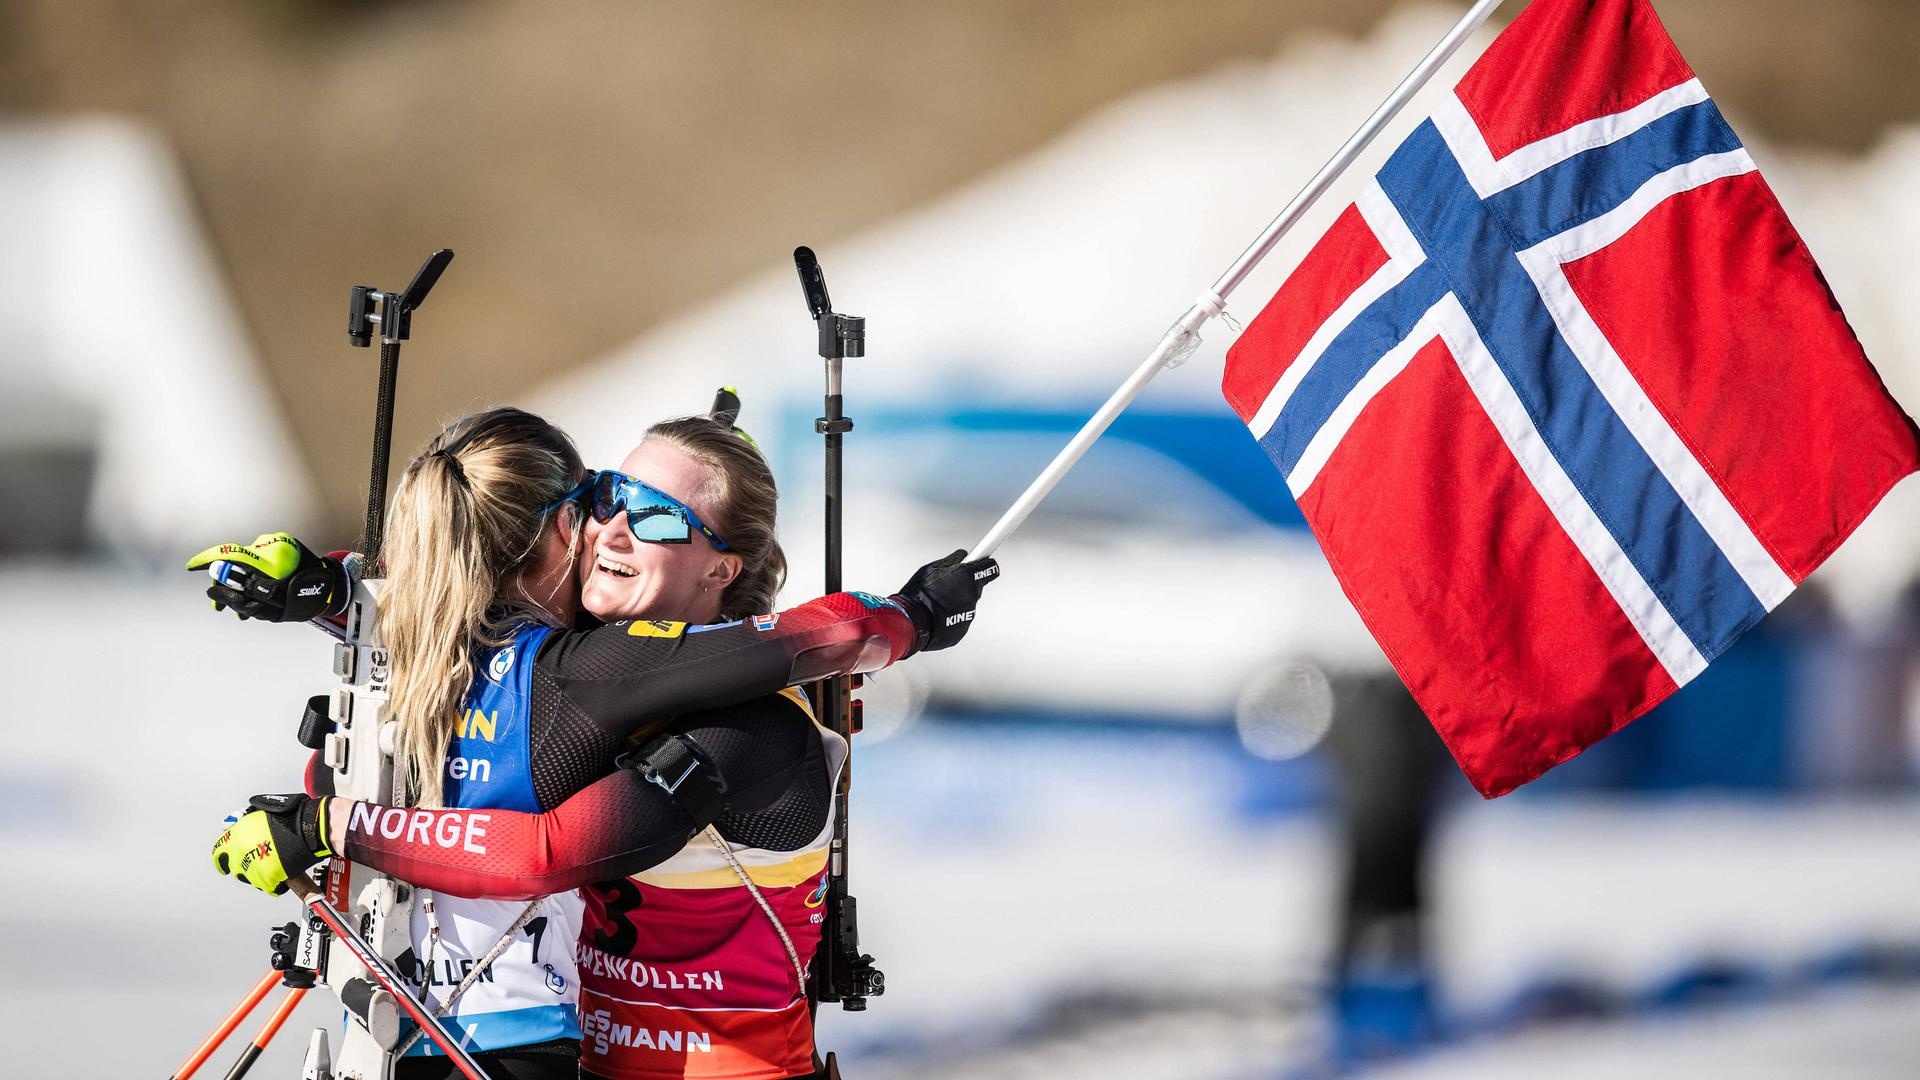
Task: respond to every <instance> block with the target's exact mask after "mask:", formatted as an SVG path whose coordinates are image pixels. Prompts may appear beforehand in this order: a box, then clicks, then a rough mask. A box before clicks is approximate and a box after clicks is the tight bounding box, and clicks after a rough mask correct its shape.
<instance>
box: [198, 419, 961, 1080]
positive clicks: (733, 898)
mask: <svg viewBox="0 0 1920 1080" xmlns="http://www.w3.org/2000/svg"><path fill="white" fill-rule="evenodd" d="M775 499H776V493H775V491H774V488H773V481H772V476H771V473H770V472H768V471H767V469H766V464H765V462H764V460H762V459H761V458H760V456H759V453H758V451H757V450H754V449H752V447H751V444H750V443H748V442H746V441H745V440H744V439H743V438H742V437H741V436H740V435H739V434H737V433H736V431H735V430H734V429H733V428H732V427H731V425H730V424H719V423H715V422H713V421H711V420H708V419H707V418H689V419H688V420H683V421H673V422H669V423H667V424H663V425H658V426H656V427H655V428H654V429H652V430H651V431H650V432H649V437H648V438H647V439H646V440H644V441H643V442H642V444H641V446H640V447H638V448H636V450H635V451H634V453H633V454H631V455H629V456H628V458H627V460H626V461H625V462H623V463H622V469H621V470H620V471H613V470H603V471H601V472H597V473H591V474H590V473H588V472H587V471H586V470H584V469H583V468H582V467H581V466H580V463H579V458H578V455H577V454H576V453H575V452H574V451H573V448H572V445H571V443H570V442H568V440H567V439H566V437H565V435H563V434H562V433H560V432H559V431H558V430H557V429H555V428H553V427H552V426H551V425H549V424H547V423H546V422H545V421H542V420H540V419H539V418H538V417H534V416H531V415H530V414H527V413H524V412H520V411H519V410H513V409H496V410H492V411H490V412H486V413H481V414H477V415H475V416H471V417H466V418H463V419H462V420H460V421H456V422H455V423H453V424H451V425H449V426H448V427H447V428H446V430H444V431H442V432H441V433H440V434H439V435H438V436H436V437H435V438H434V439H433V440H432V441H431V442H429V444H428V446H427V449H426V450H425V451H424V452H423V453H422V454H421V455H420V456H419V457H417V458H415V459H414V461H413V462H412V463H411V464H410V465H409V466H408V468H407V470H406V473H405V475H404V476H403V477H402V479H401V481H400V484H399V485H398V487H397V488H396V491H395V495H394V501H393V508H392V511H391V515H390V522H389V526H388V534H387V541H386V547H385V549H384V555H385V557H386V568H387V572H388V581H387V586H386V591H385V593H384V594H383V598H382V609H381V632H382V635H383V638H384V640H385V643H386V644H387V646H388V648H389V650H390V653H391V656H392V662H393V669H394V681H393V684H392V690H391V699H390V705H389V708H390V709H391V710H392V712H393V713H394V715H395V717H396V718H397V719H398V721H399V725H400V726H399V738H398V740H397V746H396V752H397V753H398V754H400V755H401V756H402V757H403V758H404V760H405V761H406V762H407V764H408V768H407V772H408V776H409V784H408V787H409V796H410V797H409V800H408V801H409V804H410V806H411V807H417V808H418V809H407V808H400V807H383V806H378V805H372V804H365V803H357V802H353V801H351V800H344V799H338V798H324V797H316V798H310V799H309V798H302V797H291V798H289V799H287V800H285V801H284V802H281V803H276V804H274V805H273V806H272V807H260V808H259V809H255V810H253V811H251V812H250V813H249V815H248V817H252V816H253V815H264V816H266V817H267V818H269V819H270V820H269V821H267V822H266V823H265V824H266V825H268V826H269V828H268V829H265V830H255V834H258V835H265V834H266V833H268V832H270V834H271V837H272V842H271V843H270V844H268V845H267V848H268V852H267V857H266V858H265V859H261V858H258V857H256V855H255V854H254V853H248V854H247V855H246V856H245V858H246V859H252V860H253V861H252V862H251V864H248V863H246V862H244V861H240V862H235V863H232V864H230V863H229V862H228V861H227V860H226V859H225V858H223V855H224V854H225V853H223V850H222V845H224V844H226V843H227V835H226V834H223V837H222V842H221V845H216V848H215V862H216V865H217V866H219V867H220V868H221V869H222V872H229V867H230V865H232V866H245V867H246V870H245V872H246V873H247V874H248V875H249V876H248V877H247V878H246V880H247V881H248V882H249V883H250V884H255V885H257V886H259V887H263V888H272V887H273V886H274V885H275V884H276V883H277V882H278V881H279V880H281V877H276V876H274V874H273V873H268V872H267V870H266V869H265V864H271V866H272V867H273V869H274V872H275V873H279V874H281V875H282V876H283V875H284V874H285V873H295V872H299V871H301V870H303V869H305V868H306V867H307V866H310V865H311V864H312V863H313V862H314V861H317V860H318V859H319V858H320V857H323V856H325V855H328V854H332V853H335V852H338V853H340V854H342V855H344V856H345V857H346V858H348V859H350V860H352V861H354V862H359V863H363V864H366V865H369V866H372V867H374V868H376V869H378V870H381V871H383V872H386V873H391V874H393V875H395V876H397V877H399V878H402V879H404V880H407V881H410V882H413V883H414V884H415V885H416V886H418V888H417V889H416V912H415V918H414V922H413V929H414V937H415V942H414V952H415V955H416V956H417V957H430V958H431V959H429V960H428V961H427V962H425V963H422V964H420V965H419V966H418V974H419V976H420V978H419V979H417V980H416V981H417V982H419V983H420V984H421V985H422V990H423V993H424V995H425V997H426V998H427V999H428V1000H429V1001H430V1002H431V1003H434V1004H439V1003H442V1002H445V1001H446V1000H447V999H448V998H449V997H450V996H453V995H456V994H457V996H453V1003H452V1007H451V1010H450V1011H449V1013H448V1019H449V1020H450V1021H451V1023H452V1026H453V1027H455V1028H458V1029H461V1030H462V1031H463V1032H465V1033H466V1035H467V1036H468V1038H469V1045H470V1047H472V1048H475V1049H478V1050H480V1051H482V1053H481V1060H482V1062H483V1064H487V1065H488V1067H489V1071H490V1072H491V1073H492V1075H495V1076H515V1077H522V1076H524V1077H539V1078H542V1080H545V1078H547V1077H559V1076H571V1075H574V1073H573V1069H574V1063H573V1057H574V1055H577V1054H578V1053H580V1051H581V1047H582V1045H583V1044H582V1043H581V1042H580V1037H581V1035H582V1024H581V1020H582V1017H581V1016H580V1008H581V994H582V990H581V986H580V984H581V982H582V980H585V981H586V982H587V983H588V988H587V991H586V992H587V994H588V995H590V1000H588V1001H587V1002H586V1003H585V1006H584V1007H585V1009H586V1010H587V1015H586V1016H585V1018H584V1019H585V1021H586V1023H585V1027H586V1030H585V1035H586V1039H585V1042H584V1048H585V1052H586V1053H587V1054H588V1055H589V1056H590V1058H591V1061H590V1063H589V1064H588V1066H587V1075H589V1076H607V1077H666V1076H676V1077H686V1076H720V1075H725V1076H738V1077H769V1078H771V1077H786V1076H795V1075H808V1074H810V1073H811V1071H812V1066H811V1053H812V1039H811V1022H810V1019H809V1018H808V1017H807V1014H806V1008H805V993H804V969H805V957H810V956H811V953H812V951H813V948H814V946H815V944H816V943H817V941H818V937H819V928H818V926H817V925H814V924H813V923H812V921H811V916H812V913H813V911H814V910H815V909H816V908H817V905H818V903H819V899H818V895H819V894H818V892H817V891H816V889H817V887H818V885H819V883H820V882H822V881H824V861H825V849H824V837H825V836H826V834H827V831H828V829H829V828H830V821H831V819H830V817H829V816H828V815H829V808H830V804H831V800H830V793H831V783H832V778H833V777H834V776H837V773H838V769H839V762H840V760H841V759H842V758H843V757H844V748H843V747H840V748H836V747H835V746H834V743H835V742H836V741H837V740H836V739H835V737H834V736H832V735H831V733H828V732H824V731H823V730H822V729H820V728H818V726H817V725H815V724H813V723H811V714H810V713H809V712H808V711H807V708H806V702H805V699H804V697H802V696H801V695H800V694H799V693H798V691H796V690H792V689H789V688H791V687H794V686H797V685H799V684H802V683H805V682H810V681H813V680H816V679H820V678H823V677H828V676H831V675H836V674H845V673H853V672H858V671H869V670H874V669H876V668H879V667H883V666H885V665H886V664H889V663H892V662H894V661H897V660H899V659H902V658H904V657H906V656H908V655H910V654H912V653H914V652H917V651H921V650H927V649H938V648H945V647H948V646H950V645H952V644H954V643H956V642H957V641H958V640H959V639H960V637H961V636H962V635H963V634H964V633H965V630H966V628H967V626H968V625H970V623H971V619H972V612H973V608H974V605H975V604H976V603H977V601H978V598H979V595H980V590H981V589H982V588H983V587H984V585H985V583H986V582H987V581H990V580H992V578H993V577H994V575H995V574H996V573H997V566H996V565H995V564H994V563H993V562H992V561H991V560H982V561H980V562H978V563H969V564H961V563H960V561H959V556H960V553H958V552H956V553H954V555H951V556H949V557H947V558H946V559H943V560H940V561H938V562H936V563H932V564H929V565H928V566H926V567H923V568H922V569H921V571H919V572H918V573H916V574H915V575H914V577H913V579H912V580H910V581H909V582H908V584H907V586H906V587H904V588H903V589H902V590H901V592H900V593H899V594H896V595H894V596H892V597H888V598H884V599H882V598H880V597H875V596H871V595H869V594H864V593H837V594H834V595H831V596H827V597H823V598H821V599H819V600H815V601H812V602H810V603H807V604H803V605H800V606H799V607H796V608H793V609H790V610H787V611H783V612H779V613H777V614H775V613H766V612H767V609H768V608H769V607H771V601H772V598H773V594H774V592H775V591H776V590H777V589H778V587H779V584H780V580H781V578H782V577H783V576H784V569H785V563H784V557H783V556H782V555H781V553H780V549H779V545H778V543H777V541H776V540H775V537H774V503H775ZM288 539H289V541H291V538H288ZM292 543H293V544H294V546H295V547H298V544H297V542H292ZM299 550H300V551H302V552H304V551H305V549H304V548H299ZM308 554H310V553H308ZM301 567H302V569H301V572H305V569H306V564H305V563H304V562H303V563H302V564H301ZM215 594H216V596H215V598H216V601H219V600H223V599H225V600H227V601H228V602H236V598H234V597H223V596H221V595H220V594H219V592H218V587H217V586H216V590H215ZM248 602H250V603H252V602H254V601H248ZM583 608H584V611H585V612H587V613H588V614H590V615H591V616H593V617H595V618H597V619H599V620H603V621H602V622H600V624H599V625H596V626H593V627H592V628H590V629H571V626H572V624H573V622H574V621H575V618H576V616H577V615H579V614H580V613H581V611H582V609H583ZM255 610H258V609H257V608H256V609H255ZM276 610H279V609H276ZM588 621H592V620H588ZM256 806H260V803H259V801H258V800H256ZM477 810H478V811H486V812H485V813H475V812H473V811H477ZM245 824H246V819H244V818H243V819H242V823H241V824H240V825H236V826H235V829H234V830H229V833H232V834H236V835H250V834H247V833H245V830H243V829H242V826H243V825H245ZM703 833H704V835H705V839H704V840H697V839H696V838H697V837H700V836H701V835H702V834H703ZM690 841H694V842H693V843H690ZM702 845H705V846H704V847H703V846H702ZM233 855H234V858H235V859H237V860H238V859H241V858H242V857H241V855H240V853H238V852H234V853H233ZM716 860H717V861H716ZM654 867H658V869H659V871H660V873H661V874H664V877H660V876H658V875H655V874H649V873H641V872H642V871H647V870H648V869H649V868H654ZM236 873H237V871H236ZM630 874H637V875H638V876H635V877H626V876H624V875H630ZM592 882H601V883H602V884H599V885H595V886H594V887H593V888H592V889H591V890H589V900H588V906H587V918H586V924H585V926H584V927H583V926H582V908H581V905H582V900H581V898H580V895H579V893H577V892H574V891H572V890H575V889H577V888H579V887H580V886H582V885H585V884H588V883H592ZM729 883H732V884H731V885H729ZM722 894H724V895H722ZM429 898H431V904H432V907H431V908H428V907H427V906H426V905H427V903H428V902H429ZM529 899H531V900H533V901H534V906H533V907H529V905H528V904H526V903H525V902H524V901H526V900H529ZM643 908H644V914H642V909H643ZM756 909H757V910H756ZM429 911H431V912H432V917H428V912H429ZM747 913H752V914H753V915H754V919H749V918H747V917H746V914H747ZM761 916H764V918H761ZM755 920H758V921H755ZM688 927H691V928H692V929H693V930H694V931H697V933H698V934H706V935H712V934H713V933H714V932H715V929H716V927H718V928H720V932H719V936H718V937H711V936H708V937H702V938H700V939H699V940H697V941H690V940H688V939H686V938H684V937H682V938H680V939H678V940H674V938H673V936H674V935H675V934H676V933H678V932H680V930H681V929H684V928H688ZM436 928H437V932H436ZM576 939H578V940H577V943H576ZM576 944H577V947H576ZM502 945H504V951H500V950H498V949H496V946H502ZM657 950H664V951H657ZM489 954H495V958H494V959H493V960H492V962H491V963H490V964H486V963H483V961H484V960H485V958H486V956H488V955H489ZM803 954H804V955H803ZM636 960H637V961H638V962H637V963H636V962H635V961H636ZM661 962H674V963H675V964H676V965H677V967H686V965H688V964H693V965H694V967H697V968H699V971H698V973H696V974H690V975H688V976H687V977H686V978H684V979H683V978H682V977H681V975H680V974H677V973H670V972H668V971H667V970H666V969H664V968H660V967H658V966H656V965H657V964H659V963H661ZM476 969H478V973H477V974H476ZM686 970H687V971H690V972H691V971H693V970H694V968H686ZM636 1010H638V1011H636ZM409 1053H410V1056H409V1057H407V1058H406V1059H403V1061H402V1063H401V1065H400V1068H399V1070H398V1071H397V1072H396V1076H397V1077H398V1080H423V1078H426V1077H435V1078H437V1077H440V1076H450V1075H452V1074H451V1070H450V1067H449V1066H448V1064H447V1063H446V1061H445V1059H444V1058H441V1057H438V1056H433V1057H431V1059H430V1060H424V1061H423V1060H420V1056H424V1055H431V1054H435V1053H436V1052H435V1051H433V1050H432V1049H431V1045H430V1044H429V1043H427V1042H426V1041H425V1040H422V1041H420V1042H419V1043H417V1044H415V1046H414V1048H413V1049H412V1050H411V1051H410V1052H409Z"/></svg>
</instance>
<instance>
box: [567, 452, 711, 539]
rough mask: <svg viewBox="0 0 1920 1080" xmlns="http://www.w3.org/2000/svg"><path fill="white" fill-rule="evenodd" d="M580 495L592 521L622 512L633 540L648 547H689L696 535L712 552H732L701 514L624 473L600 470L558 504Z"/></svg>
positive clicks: (603, 521) (608, 518) (604, 519)
mask: <svg viewBox="0 0 1920 1080" xmlns="http://www.w3.org/2000/svg"><path fill="white" fill-rule="evenodd" d="M581 496H589V500H588V503H587V512H588V513H590V514H592V515H593V520H595V521H598V522H600V523H602V524H605V523H606V522H609V521H612V520H613V515H615V514H617V513H619V512H621V511H622V510H625V511H626V514H627V528H629V529H631V530H633V538H634V539H635V540H641V541H644V542H646V543H649V544H690V543H692V542H693V534H694V533H696V532H697V533H699V534H700V535H701V536H704V537H706V538H707V542H708V543H710V544H712V545H713V547H714V550H716V551H732V550H733V546H732V545H730V544H728V543H727V542H726V541H725V540H722V539H721V538H720V534H719V533H717V532H714V531H713V529H711V528H710V527H708V525H707V523H706V522H704V521H701V520H700V515H699V514H696V513H694V512H693V508H692V507H690V506H688V505H687V504H686V503H683V502H681V501H680V500H679V499H676V498H674V497H673V496H671V495H669V494H667V493H666V492H664V491H661V490H660V489H659V488H657V487H654V486H653V485H652V484H646V483H642V482H641V481H639V480H635V479H634V478H633V477H631V476H628V475H627V474H626V473H623V472H616V471H614V470H612V469H602V470H600V471H599V472H597V473H594V474H593V475H591V476H589V477H587V478H586V479H585V480H582V481H581V482H580V485H579V486H578V487H576V488H574V489H573V491H571V492H569V493H568V494H567V497H566V498H565V499H562V500H560V502H561V503H565V502H568V501H571V500H573V499H577V498H580V497H581ZM555 505H559V504H558V503H556V504H555Z"/></svg>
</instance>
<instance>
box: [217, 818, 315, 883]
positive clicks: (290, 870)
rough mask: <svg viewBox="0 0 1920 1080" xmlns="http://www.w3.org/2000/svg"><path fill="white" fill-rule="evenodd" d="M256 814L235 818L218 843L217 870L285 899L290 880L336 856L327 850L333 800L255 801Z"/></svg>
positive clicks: (230, 821)
mask: <svg viewBox="0 0 1920 1080" xmlns="http://www.w3.org/2000/svg"><path fill="white" fill-rule="evenodd" d="M247 805H248V806H249V807H251V808H252V809H249V810H247V811H246V812H245V813H243V814H241V815H240V816H239V817H237V818H229V819H228V824H227V829H226V831H225V832H223V833H221V834H220V839H218V840H215V841H214V842H213V868H214V869H215V870H218V871H220V872H221V873H223V874H226V875H228V876H230V877H236V878H239V879H240V880H241V881H243V882H245V883H247V884H248V885H251V886H253V887H254V888H256V889H259V890H260V891H261V892H263V893H271V894H273V895H276V896H277V895H279V894H280V893H283V892H286V891H287V878H289V877H291V876H293V875H294V874H304V873H306V872H307V870H308V869H309V868H310V867H312V866H313V865H314V864H315V863H317V862H319V861H320V860H321V859H325V858H329V857H331V856H332V855H333V851H332V849H330V848H328V847H327V800H326V799H312V798H308V797H307V796H305V795H301V794H292V795H255V796H254V797H253V798H251V799H248V800H247Z"/></svg>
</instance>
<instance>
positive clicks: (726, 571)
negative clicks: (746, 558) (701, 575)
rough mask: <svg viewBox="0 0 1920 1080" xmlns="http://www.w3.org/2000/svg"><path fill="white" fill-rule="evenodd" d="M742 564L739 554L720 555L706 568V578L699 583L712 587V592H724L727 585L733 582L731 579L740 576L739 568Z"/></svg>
mask: <svg viewBox="0 0 1920 1080" xmlns="http://www.w3.org/2000/svg"><path fill="white" fill-rule="evenodd" d="M742 565H744V564H743V563H742V562H741V559H740V556H738V555H722V556H720V557H719V558H718V559H716V560H714V563H713V565H712V566H710V567H708V568H707V577H706V580H705V581H703V582H702V583H701V584H703V585H705V586H706V587H707V588H709V589H712V590H713V591H714V592H725V591H726V588H727V586H729V585H731V584H733V579H734V578H737V577H739V576H740V568H741V567H742Z"/></svg>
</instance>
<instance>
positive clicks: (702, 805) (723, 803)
mask: <svg viewBox="0 0 1920 1080" xmlns="http://www.w3.org/2000/svg"><path fill="white" fill-rule="evenodd" d="M614 766H615V767H616V768H622V769H636V770H638V771H639V773H640V775H641V776H642V777H645V778H646V780H647V782H648V783H650V784H654V785H656V786H658V787H659V788H660V789H662V790H663V791H665V792H666V793H667V794H668V796H670V797H671V798H672V799H673V804H674V805H675V806H678V807H679V808H680V810H681V812H682V813H684V814H686V815H687V816H688V817H690V818H692V819H693V825H694V828H697V829H704V828H706V827H707V826H709V825H711V824H713V823H714V822H716V821H718V820H720V815H722V814H724V813H726V812H727V780H726V778H725V777H723V776H721V775H720V771H719V770H718V769H715V768H714V767H713V766H712V765H711V764H709V763H708V762H707V758H706V754H705V753H704V752H702V751H701V749H700V744H699V743H696V742H694V741H693V740H692V739H690V738H688V737H687V736H685V735H657V736H655V737H654V738H653V740H652V741H651V742H649V743H647V744H646V745H645V746H643V747H641V748H640V749H639V750H638V751H636V752H634V753H631V754H623V755H621V756H620V757H619V758H618V759H617V760H615V761H614Z"/></svg>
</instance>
